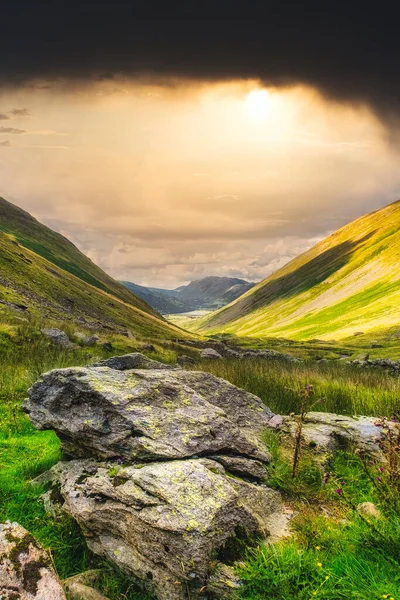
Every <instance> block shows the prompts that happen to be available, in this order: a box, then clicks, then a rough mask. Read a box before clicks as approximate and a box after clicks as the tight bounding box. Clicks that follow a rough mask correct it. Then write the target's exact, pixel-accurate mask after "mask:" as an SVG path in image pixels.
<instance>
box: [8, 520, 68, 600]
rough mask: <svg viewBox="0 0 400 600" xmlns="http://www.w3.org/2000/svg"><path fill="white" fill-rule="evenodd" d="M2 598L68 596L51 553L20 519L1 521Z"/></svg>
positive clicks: (42, 599) (61, 598)
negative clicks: (19, 523) (11, 521)
mask: <svg viewBox="0 0 400 600" xmlns="http://www.w3.org/2000/svg"><path fill="white" fill-rule="evenodd" d="M0 598H2V599H4V600H17V599H18V600H66V596H65V593H64V590H63V588H62V585H61V583H60V581H59V580H58V578H57V576H56V574H55V572H54V570H53V568H52V566H51V561H50V558H49V556H48V555H47V554H46V552H45V551H44V550H43V548H42V547H41V546H40V545H39V544H38V542H37V541H36V540H35V539H34V538H33V537H32V536H31V534H30V533H28V531H26V529H24V528H23V527H21V526H20V525H18V523H9V522H8V523H5V524H4V525H0Z"/></svg>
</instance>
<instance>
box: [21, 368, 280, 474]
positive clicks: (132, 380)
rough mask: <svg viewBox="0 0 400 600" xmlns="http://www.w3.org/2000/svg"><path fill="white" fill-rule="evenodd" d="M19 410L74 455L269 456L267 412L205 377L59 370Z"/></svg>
mask: <svg viewBox="0 0 400 600" xmlns="http://www.w3.org/2000/svg"><path fill="white" fill-rule="evenodd" d="M24 409H25V411H26V412H27V413H28V415H29V418H30V420H31V421H32V423H33V424H34V425H35V427H37V428H38V429H53V430H54V431H55V432H56V433H57V434H58V436H59V437H60V439H61V441H62V444H63V448H64V451H65V452H66V454H68V455H70V456H74V457H77V456H79V457H87V456H95V457H99V458H121V459H123V460H146V461H150V460H167V459H168V460H172V459H179V458H189V457H191V456H204V455H211V454H214V455H215V454H227V455H233V456H239V457H243V458H246V459H249V460H252V459H255V460H258V461H262V462H267V461H268V458H269V456H268V453H267V452H266V450H265V447H264V446H263V444H262V443H261V441H260V433H261V431H262V430H263V429H265V428H266V426H267V423H268V421H269V419H270V418H271V417H272V413H271V411H270V410H269V409H268V408H266V407H265V406H264V404H263V403H262V402H261V400H260V399H259V398H257V397H256V396H254V395H253V394H249V393H248V392H245V391H244V390H240V389H238V388H237V387H235V386H234V385H231V384H230V383H228V382H226V381H224V380H223V379H218V378H217V377H214V376H213V375H210V374H208V373H203V372H195V371H182V370H166V371H163V370H159V369H135V370H130V371H117V370H114V369H110V368H109V367H76V368H67V369H58V370H54V371H51V372H50V373H47V374H45V375H44V376H43V377H42V378H41V379H40V380H39V381H38V382H37V383H35V384H34V386H33V387H32V388H31V390H30V397H29V399H28V400H27V401H26V402H25V405H24ZM250 475H252V473H250Z"/></svg>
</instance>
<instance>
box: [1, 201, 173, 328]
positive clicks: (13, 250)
mask: <svg viewBox="0 0 400 600" xmlns="http://www.w3.org/2000/svg"><path fill="white" fill-rule="evenodd" d="M10 310H11V311H13V310H19V311H21V310H22V311H23V312H24V313H25V314H26V315H31V316H37V317H40V318H41V319H46V320H49V321H50V320H61V321H76V322H80V323H82V324H83V325H87V326H89V327H91V326H93V327H99V328H102V327H105V328H111V329H113V330H115V331H122V330H124V329H126V328H130V329H132V331H136V332H137V333H138V334H140V335H143V336H160V337H176V336H177V335H179V336H181V334H182V332H181V330H178V329H176V328H174V327H173V326H172V325H170V324H169V323H167V322H166V321H165V320H164V319H163V318H162V317H161V316H160V315H158V314H157V313H156V312H155V311H154V309H153V308H151V307H150V306H149V305H148V304H146V303H145V302H144V301H143V300H142V299H140V298H137V297H136V296H134V295H133V294H132V293H131V292H130V291H129V290H127V289H126V288H125V287H124V286H122V285H121V284H120V283H118V282H117V281H114V279H112V278H111V277H110V276H108V275H107V274H106V273H104V271H102V270H101V269H100V268H99V267H97V266H96V265H95V264H94V263H92V261H90V260H89V259H88V258H87V257H86V256H84V255H83V254H82V253H81V252H80V251H79V250H78V249H77V248H76V247H75V246H74V245H73V244H72V243H71V242H69V241H68V240H67V239H66V238H64V237H63V236H62V235H60V234H58V233H56V232H54V231H52V230H51V229H49V228H48V227H45V226H44V225H42V224H41V223H39V222H38V221H37V220H36V219H34V218H33V217H31V216H30V215H29V214H28V213H26V212H25V211H23V210H21V209H20V208H18V207H16V206H14V205H13V204H10V203H9V202H7V201H6V200H4V199H2V198H0V320H3V321H4V320H5V319H6V315H7V314H8V312H9V311H10Z"/></svg>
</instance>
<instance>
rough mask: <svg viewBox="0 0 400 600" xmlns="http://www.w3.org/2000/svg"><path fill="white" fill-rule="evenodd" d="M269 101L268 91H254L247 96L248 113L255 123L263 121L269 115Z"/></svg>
mask: <svg viewBox="0 0 400 600" xmlns="http://www.w3.org/2000/svg"><path fill="white" fill-rule="evenodd" d="M269 100H270V98H269V94H268V92H267V90H252V91H251V92H249V93H248V94H247V98H246V104H245V107H246V112H247V113H248V115H249V116H250V117H251V118H252V119H253V120H254V121H263V120H264V119H265V117H266V116H267V113H268V106H269Z"/></svg>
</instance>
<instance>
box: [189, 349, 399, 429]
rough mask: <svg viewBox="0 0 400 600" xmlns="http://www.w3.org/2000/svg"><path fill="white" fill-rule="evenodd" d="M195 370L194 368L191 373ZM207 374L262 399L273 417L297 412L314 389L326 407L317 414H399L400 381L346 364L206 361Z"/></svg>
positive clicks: (203, 367)
mask: <svg viewBox="0 0 400 600" xmlns="http://www.w3.org/2000/svg"><path fill="white" fill-rule="evenodd" d="M191 368H192V367H191ZM193 368H195V369H198V370H202V371H208V372H209V373H212V374H213V375H216V376H217V377H222V378H223V379H227V380H228V381H230V382H231V383H233V384H234V385H236V386H238V387H241V388H244V389H246V390H248V391H249V392H251V393H253V394H255V395H256V396H259V397H260V398H261V399H262V400H263V401H264V402H265V404H267V405H268V406H269V407H270V408H271V409H272V410H273V411H274V412H277V413H280V414H289V413H291V412H296V410H297V408H298V403H299V393H300V391H301V390H302V389H304V387H305V386H306V385H309V384H311V385H313V386H314V389H315V394H316V397H317V398H321V399H322V402H320V403H319V404H318V406H317V407H316V408H315V410H319V411H325V412H335V413H339V414H350V415H375V416H389V417H390V416H392V415H393V414H395V413H397V412H399V410H400V378H399V377H395V376H392V375H390V374H387V373H385V372H383V371H380V370H368V369H361V368H358V367H355V366H350V365H345V364H343V363H338V362H332V363H330V362H329V363H321V364H319V363H316V362H312V361H305V362H300V363H291V362H287V361H269V360H262V359H255V360H249V359H239V360H236V359H232V360H214V361H211V360H209V361H201V362H199V363H198V364H196V365H195V366H194V367H193Z"/></svg>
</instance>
